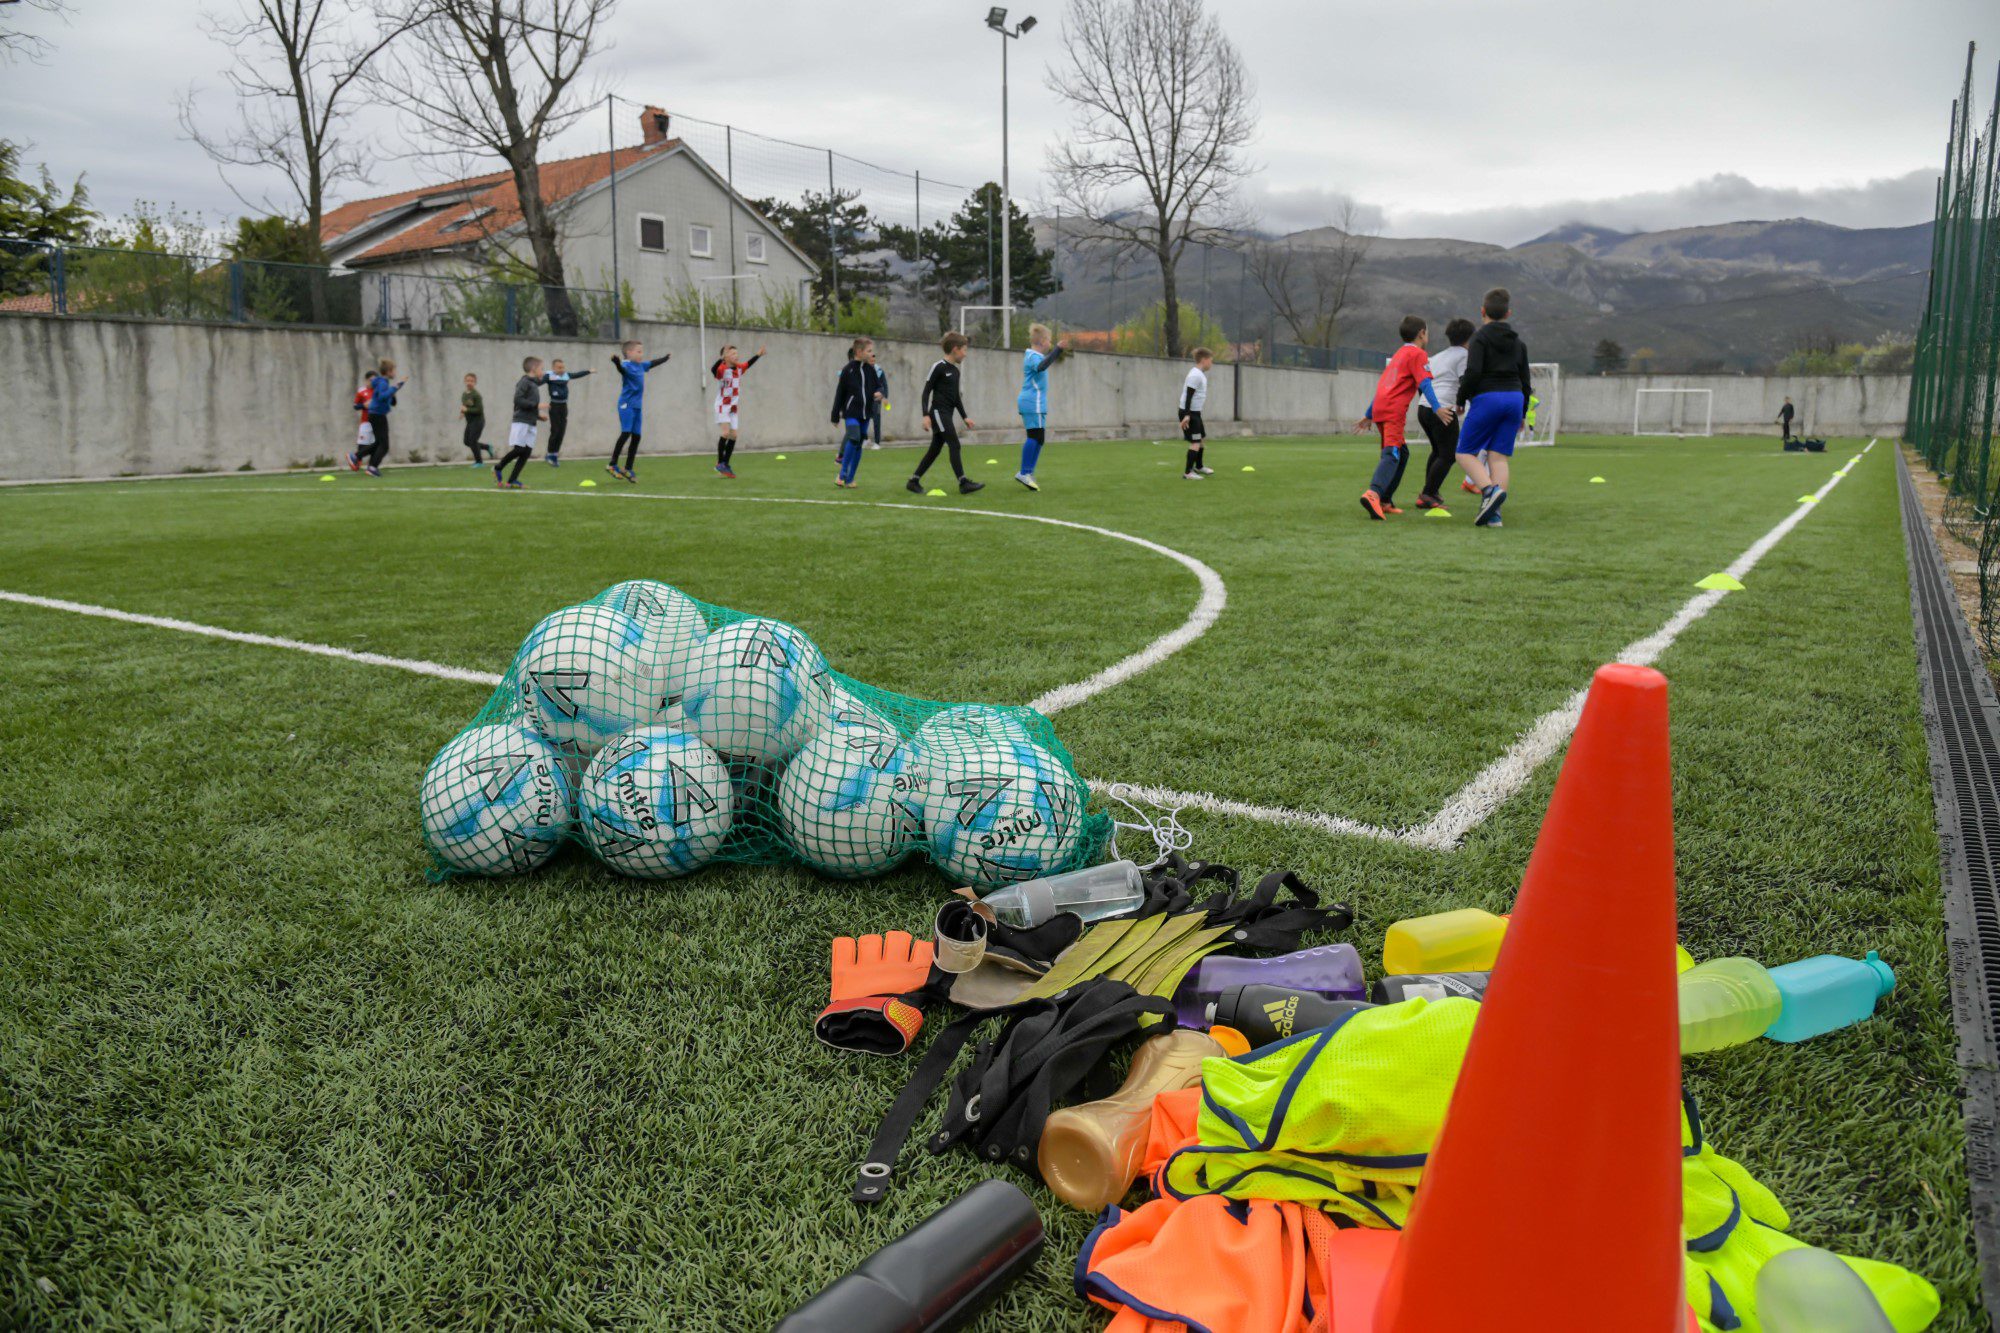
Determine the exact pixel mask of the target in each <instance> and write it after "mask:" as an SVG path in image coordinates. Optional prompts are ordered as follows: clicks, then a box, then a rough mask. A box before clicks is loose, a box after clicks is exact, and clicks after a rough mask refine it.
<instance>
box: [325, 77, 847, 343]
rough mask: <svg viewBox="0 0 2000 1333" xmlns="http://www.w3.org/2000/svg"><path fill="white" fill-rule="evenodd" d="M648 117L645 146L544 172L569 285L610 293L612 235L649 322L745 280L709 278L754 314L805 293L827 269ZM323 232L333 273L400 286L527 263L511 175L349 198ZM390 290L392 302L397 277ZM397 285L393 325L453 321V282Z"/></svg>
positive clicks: (549, 166) (549, 165) (652, 114)
mask: <svg viewBox="0 0 2000 1333" xmlns="http://www.w3.org/2000/svg"><path fill="white" fill-rule="evenodd" d="M639 120H640V130H641V141H640V143H639V144H638V145H637V146H635V147H631V148H620V149H618V150H617V151H616V153H615V154H614V153H596V154H592V155H589V156H585V157H572V158H564V159H562V160H560V161H555V162H544V163H542V165H541V185H542V198H543V199H544V200H545V201H546V202H547V203H548V205H549V206H550V209H551V211H552V212H553V214H554V215H555V217H556V219H557V226H558V228H559V238H558V243H559V245H560V247H561V251H562V258H563V274H564V277H565V279H566V281H567V283H568V285H569V286H570V287H571V288H572V289H583V290H586V291H588V290H596V291H603V292H609V291H611V290H612V269H613V265H612V246H613V242H614V239H615V242H616V246H617V266H616V267H617V274H618V280H619V282H620V283H622V284H625V285H628V286H629V287H630V288H631V291H632V296H633V301H634V304H635V305H636V307H637V310H638V313H639V315H640V316H641V317H644V316H646V315H647V314H649V313H652V312H655V311H658V310H659V309H660V308H661V307H662V306H663V305H664V304H665V303H666V302H667V301H668V300H669V299H671V297H672V296H673V294H674V293H676V292H685V291H689V290H692V289H693V288H694V287H695V285H696V283H697V280H698V279H702V278H716V279H719V278H722V277H724V276H726V275H730V274H738V275H743V276H742V277H741V278H740V279H739V280H738V281H735V282H713V283H706V284H702V285H703V286H705V287H706V288H707V290H708V293H709V296H710V298H711V300H717V299H720V300H723V301H726V300H727V299H728V292H729V291H730V289H732V288H734V289H736V294H737V298H738V299H739V300H740V301H742V302H743V303H744V304H745V305H747V306H750V307H752V308H757V307H760V306H762V305H764V304H766V303H767V302H770V301H773V300H790V299H794V298H797V297H799V296H800V295H801V293H802V291H803V288H804V287H805V285H806V284H808V283H809V282H810V281H811V279H812V277H813V274H814V273H815V271H816V270H815V267H814V265H813V263H812V261H811V260H810V259H808V258H807V256H806V255H805V254H804V253H803V252H801V251H800V250H799V249H798V247H796V246H795V245H793V244H792V243H791V242H790V241H788V240H786V239H785V236H784V234H783V233H782V232H781V231H779V229H778V228H777V227H776V226H775V225H774V224H773V223H772V222H771V220H770V219H769V218H767V217H765V216H764V215H763V214H761V213H759V212H758V211H757V210H756V209H755V208H754V207H752V206H751V204H750V203H749V201H748V200H746V199H744V198H743V196H742V195H740V194H738V193H737V192H736V191H734V190H733V189H731V188H730V186H729V183H728V181H727V180H725V179H724V178H723V176H722V175H721V174H720V173H718V172H717V171H716V170H715V169H714V168H713V167H712V166H710V165H709V164H708V163H707V162H706V161H704V160H703V159H702V158H701V156H700V155H699V154H697V153H696V152H695V151H694V150H693V149H692V148H690V147H689V146H688V145H687V144H685V143H684V142H682V141H681V140H679V139H676V138H674V137H672V136H671V135H670V134H669V133H668V117H667V113H666V112H664V111H662V110H660V109H659V108H658V107H647V108H646V109H645V111H644V112H643V113H642V114H641V115H640V118H639ZM614 163H615V170H616V182H617V186H616V194H617V212H616V215H615V217H614V214H613V212H612V194H613V189H612V180H613V170H614ZM614 224H615V225H614ZM320 238H321V241H322V242H323V243H324V245H325V246H326V251H327V257H328V261H329V262H330V263H332V264H333V265H335V266H336V267H338V268H342V269H347V270H350V271H354V272H358V273H366V274H380V275H384V276H385V277H387V278H390V279H395V278H410V279H480V278H486V277H490V276H491V273H492V270H493V266H494V264H495V262H496V260H499V259H501V258H503V257H504V256H505V255H515V256H518V257H520V258H522V259H523V260H525V259H527V257H528V244H527V240H526V238H525V236H523V234H522V232H521V209H520V202H519V196H518V195H517V194H516V193H515V189H514V178H513V174H512V173H511V172H508V171H504V170H502V171H496V172H490V173H487V174H485V175H481V176H471V177H467V178H466V179H464V180H456V181H445V182H442V183H439V184H436V185H430V186H425V187H423V188H421V189H415V190H402V191H399V192H397V193H395V194H387V195H381V196H378V197H376V198H373V199H357V200H353V201H351V202H349V203H344V204H341V205H340V206H338V207H336V208H332V209H329V210H328V211H327V213H326V217H325V220H324V221H323V222H322V224H321V227H320ZM380 290H381V291H382V292H383V293H384V301H385V303H386V302H388V301H389V299H390V298H389V296H388V293H390V291H391V290H392V288H391V285H390V283H388V282H385V283H383V284H382V285H381V288H380ZM393 290H394V292H395V296H394V299H393V306H394V311H393V314H392V315H391V317H390V321H389V322H393V323H397V324H401V325H403V326H405V327H411V328H433V327H438V326H439V325H440V324H441V323H443V322H444V320H445V318H446V315H447V312H448V310H449V306H450V301H451V296H452V293H453V291H454V288H453V286H452V284H451V283H450V282H445V281H431V282H404V283H397V284H395V286H394V289H393Z"/></svg>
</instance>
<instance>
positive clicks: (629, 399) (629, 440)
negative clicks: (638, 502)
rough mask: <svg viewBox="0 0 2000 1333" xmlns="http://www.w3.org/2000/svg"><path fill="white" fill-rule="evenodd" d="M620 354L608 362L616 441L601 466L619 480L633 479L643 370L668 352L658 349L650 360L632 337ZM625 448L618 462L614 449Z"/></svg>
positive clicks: (642, 401)
mask: <svg viewBox="0 0 2000 1333" xmlns="http://www.w3.org/2000/svg"><path fill="white" fill-rule="evenodd" d="M620 350H621V351H623V352H624V356H623V357H622V358H621V357H616V356H614V357H612V358H611V364H612V366H613V367H614V368H615V369H616V370H617V371H618V379H619V385H618V442H617V443H616V444H614V445H612V446H611V462H610V463H609V465H607V467H606V468H605V470H606V471H607V472H609V473H610V474H611V475H612V476H614V477H616V478H618V479H619V480H620V481H630V482H636V481H638V480H639V479H638V478H637V477H635V476H633V475H632V467H633V465H634V464H635V463H637V462H638V461H639V432H640V431H641V430H643V429H644V428H645V423H644V413H645V409H646V372H647V371H649V370H651V369H652V368H653V367H654V366H663V365H665V364H666V363H667V359H668V358H669V357H671V356H672V355H673V353H672V352H662V353H661V354H660V355H658V356H656V357H654V358H653V359H652V360H651V361H647V360H645V359H644V357H645V355H646V345H645V344H644V343H642V342H640V341H639V340H638V339H636V338H634V339H632V340H631V341H629V342H627V343H626V344H625V345H624V347H623V348H621V349H620ZM621 449H622V450H624V452H625V466H624V467H622V468H621V467H619V466H618V453H619V451H620V450H621Z"/></svg>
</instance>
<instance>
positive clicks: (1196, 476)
mask: <svg viewBox="0 0 2000 1333" xmlns="http://www.w3.org/2000/svg"><path fill="white" fill-rule="evenodd" d="M1181 480H1182V481H1200V480H1201V473H1200V472H1183V473H1181Z"/></svg>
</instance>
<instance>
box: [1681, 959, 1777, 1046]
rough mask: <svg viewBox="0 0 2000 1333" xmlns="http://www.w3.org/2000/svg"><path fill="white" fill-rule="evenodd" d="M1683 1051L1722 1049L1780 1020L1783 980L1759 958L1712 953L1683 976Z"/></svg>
mask: <svg viewBox="0 0 2000 1333" xmlns="http://www.w3.org/2000/svg"><path fill="white" fill-rule="evenodd" d="M1679 985H1680V1011H1681V1054H1682V1055H1696V1054H1699V1053H1700V1052H1702V1051H1720V1050H1723V1049H1724V1048H1726V1047H1730V1046H1741V1045H1742V1044H1743V1043H1744V1042H1746V1041H1755V1040H1756V1039H1757V1038H1759V1037H1761V1036H1763V1035H1764V1032H1765V1030H1766V1029H1768V1028H1769V1027H1770V1026H1771V1024H1773V1023H1775V1022H1777V1021H1778V1012H1779V1009H1780V1008H1781V1007H1782V1005H1783V997H1781V996H1780V995H1779V993H1778V983H1777V982H1775V981H1773V980H1772V979H1771V974H1770V973H1769V972H1768V971H1766V970H1765V969H1764V966H1763V964H1761V963H1759V962H1758V961H1757V960H1756V959H1754V958H1711V959H1709V960H1708V961H1707V962H1705V963H1703V964H1702V965H1701V966H1699V967H1694V968H1690V969H1688V970H1687V971H1686V972H1683V973H1681V977H1680V983H1679Z"/></svg>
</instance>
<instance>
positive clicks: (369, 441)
mask: <svg viewBox="0 0 2000 1333" xmlns="http://www.w3.org/2000/svg"><path fill="white" fill-rule="evenodd" d="M374 378H375V372H374V370H372V369H364V370H363V371H362V372H361V387H360V388H358V389H356V390H355V391H354V415H355V417H356V418H357V419H356V421H355V423H354V449H353V451H352V452H351V453H349V454H348V455H347V470H348V471H350V472H355V471H359V470H360V467H361V463H360V460H361V459H363V458H366V457H367V456H368V451H369V450H371V449H373V448H374V447H375V428H374V427H373V426H371V425H369V424H368V396H369V389H368V383H369V381H370V380H373V379H374Z"/></svg>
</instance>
